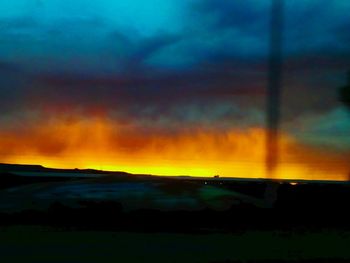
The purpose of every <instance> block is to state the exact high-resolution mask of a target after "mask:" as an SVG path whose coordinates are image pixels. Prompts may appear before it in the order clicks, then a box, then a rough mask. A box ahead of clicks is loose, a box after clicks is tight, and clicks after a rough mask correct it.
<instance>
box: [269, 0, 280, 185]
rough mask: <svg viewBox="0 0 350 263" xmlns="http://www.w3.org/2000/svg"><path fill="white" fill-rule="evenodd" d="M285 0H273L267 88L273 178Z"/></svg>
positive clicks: (271, 175) (275, 158) (277, 128)
mask: <svg viewBox="0 0 350 263" xmlns="http://www.w3.org/2000/svg"><path fill="white" fill-rule="evenodd" d="M283 7H284V0H272V9H271V34H270V55H269V72H268V89H267V120H266V121H267V129H266V132H267V138H266V170H267V176H268V177H271V178H273V177H274V176H275V170H276V168H277V166H278V160H279V151H278V140H279V138H278V137H279V126H280V115H281V113H280V106H281V90H282V38H283V36H282V35H283Z"/></svg>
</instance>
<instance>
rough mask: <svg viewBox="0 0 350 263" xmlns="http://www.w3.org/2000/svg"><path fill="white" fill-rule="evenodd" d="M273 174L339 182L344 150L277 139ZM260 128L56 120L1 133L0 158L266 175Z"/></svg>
mask: <svg viewBox="0 0 350 263" xmlns="http://www.w3.org/2000/svg"><path fill="white" fill-rule="evenodd" d="M280 146H281V156H280V161H281V163H280V165H279V168H278V169H277V172H276V176H277V177H278V178H293V179H333V180H345V179H347V173H348V171H349V165H348V162H347V159H346V156H345V155H344V154H339V153H334V152H326V151H320V150H317V149H313V148H311V147H306V146H303V145H300V144H298V142H296V141H295V140H294V139H293V138H292V137H291V136H288V135H286V134H284V135H282V136H281V145H280ZM264 160H265V132H264V129H262V128H251V129H246V130H241V129H231V130H225V131H219V130H215V129H209V128H206V129H205V128H196V127H191V128H184V129H182V131H181V132H179V131H177V132H165V131H157V130H156V129H153V130H152V129H151V131H148V132H147V131H145V130H144V129H142V128H140V127H138V126H137V125H133V124H130V123H127V124H126V123H118V122H116V121H112V120H109V119H107V118H102V117H99V118H94V119H93V118H90V119H84V118H79V117H71V118H56V119H52V120H47V121H40V122H39V123H36V124H35V125H32V126H29V127H26V126H24V125H22V126H21V127H18V126H17V127H12V128H7V129H6V130H5V129H2V130H0V162H7V163H22V164H42V165H45V166H48V167H57V168H95V169H105V170H119V171H120V170H122V171H127V172H131V173H143V174H156V175H192V176H210V177H211V176H213V175H216V174H219V175H221V176H225V177H249V178H264V177H266V172H265V165H264Z"/></svg>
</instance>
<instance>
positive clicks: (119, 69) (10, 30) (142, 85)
mask: <svg viewBox="0 0 350 263" xmlns="http://www.w3.org/2000/svg"><path fill="white" fill-rule="evenodd" d="M270 4H271V3H270V1H268V0H263V1H261V0H235V1H228V0H133V1H130V0H113V1H112V0H99V1H91V0H75V1H68V0H45V1H44V0H12V1H1V3H0V162H15V163H39V164H44V165H47V166H53V167H69V168H75V167H78V168H87V167H90V168H102V169H112V170H126V171H130V172H137V173H154V174H166V175H178V174H191V175H197V176H199V175H205V176H212V175H215V174H220V175H223V176H239V177H264V168H263V159H264V155H265V152H264V151H265V150H264V129H265V128H264V127H265V100H266V98H265V95H266V86H267V56H268V46H269V35H268V34H269V31H268V30H269V18H270V17H269V16H270ZM349 8H350V2H348V1H343V0H334V1H326V0H303V1H301V0H300V1H299V0H294V1H286V6H285V20H286V21H285V28H284V72H283V78H284V79H283V86H284V91H283V96H282V97H283V101H282V136H281V141H282V142H281V152H282V153H281V167H280V170H281V172H280V175H279V176H280V177H297V178H312V179H320V178H321V179H323V178H327V179H344V178H346V176H347V174H348V173H349V171H350V165H349V164H348V163H349V162H348V156H349V154H350V140H349V138H348V136H349V134H350V113H349V112H348V111H347V110H346V108H345V107H344V106H343V105H342V104H341V103H340V102H339V101H338V88H339V87H341V86H342V85H345V83H346V72H347V70H349V69H350V31H349V30H348V29H349V27H350V21H349V19H348V12H347V11H348V10H349ZM252 166H253V167H254V169H252Z"/></svg>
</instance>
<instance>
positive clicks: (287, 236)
mask: <svg viewBox="0 0 350 263" xmlns="http://www.w3.org/2000/svg"><path fill="white" fill-rule="evenodd" d="M141 223H142V222H140V224H141ZM349 244H350V234H349V233H348V232H345V233H344V232H341V231H339V230H327V231H326V230H324V231H322V232H320V231H318V232H303V231H294V232H292V231H290V232H289V231H284V232H281V231H280V232H271V231H247V232H244V233H241V234H203V235H194V234H167V233H152V234H147V233H115V232H74V231H67V230H65V231H59V230H57V229H53V228H43V227H33V226H25V227H24V226H22V227H20V226H11V227H2V228H0V262H3V263H7V262H9V263H14V262H36V263H40V262H45V263H48V262H50V263H55V262H60V263H62V262H65V263H69V262H72V263H78V262H84V263H89V262H182V263H185V262H284V261H283V260H285V262H299V261H301V260H315V261H312V262H328V261H329V262H338V261H336V259H342V260H344V261H339V262H350V250H349ZM307 262H309V261H307Z"/></svg>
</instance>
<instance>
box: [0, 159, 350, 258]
mask: <svg viewBox="0 0 350 263" xmlns="http://www.w3.org/2000/svg"><path fill="white" fill-rule="evenodd" d="M0 168H1V170H0V171H1V175H0V176H1V177H0V178H1V186H0V188H1V190H0V213H1V216H0V223H1V228H0V250H1V251H0V259H2V258H3V259H4V260H5V261H4V260H2V261H1V262H110V260H113V261H116V260H117V259H120V260H121V261H120V262H349V261H350V250H349V249H348V244H349V241H350V235H349V233H350V232H349V220H350V217H349V216H348V213H347V210H348V202H349V200H350V199H349V197H350V191H349V190H350V189H349V187H350V185H349V183H347V182H317V181H313V182H309V181H272V180H262V179H261V180H258V179H257V180H248V179H221V178H210V179H209V178H190V177H176V178H167V177H165V178H164V177H154V176H148V175H130V174H126V173H106V172H101V171H93V170H83V171H82V170H54V169H46V168H42V167H40V166H11V165H1V166H0ZM268 186H269V187H270V188H271V186H273V187H274V188H275V189H277V196H278V198H277V201H276V202H275V204H274V206H273V207H272V208H268V207H269V206H268V205H266V202H265V200H264V193H265V190H266V188H267V187H268Z"/></svg>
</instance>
